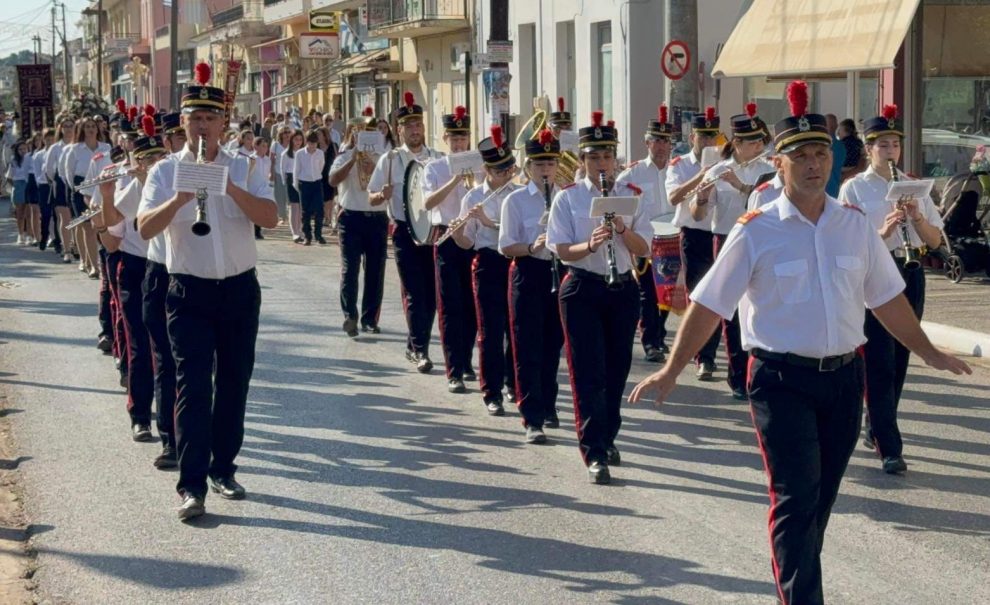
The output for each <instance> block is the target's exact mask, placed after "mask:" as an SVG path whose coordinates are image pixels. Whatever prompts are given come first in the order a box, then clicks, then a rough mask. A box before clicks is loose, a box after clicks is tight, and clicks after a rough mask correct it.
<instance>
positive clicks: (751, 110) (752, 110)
mask: <svg viewBox="0 0 990 605" xmlns="http://www.w3.org/2000/svg"><path fill="white" fill-rule="evenodd" d="M746 115H748V116H749V117H751V118H755V117H756V103H746Z"/></svg>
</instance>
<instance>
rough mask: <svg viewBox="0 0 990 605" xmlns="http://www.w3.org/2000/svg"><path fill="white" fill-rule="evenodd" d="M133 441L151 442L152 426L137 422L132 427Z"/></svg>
mask: <svg viewBox="0 0 990 605" xmlns="http://www.w3.org/2000/svg"><path fill="white" fill-rule="evenodd" d="M131 439H133V440H134V441H141V442H144V441H151V439H152V437H151V426H150V425H147V424H141V423H140V422H135V423H134V424H133V425H132V426H131Z"/></svg>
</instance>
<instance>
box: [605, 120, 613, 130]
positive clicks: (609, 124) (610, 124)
mask: <svg viewBox="0 0 990 605" xmlns="http://www.w3.org/2000/svg"><path fill="white" fill-rule="evenodd" d="M605 125H606V126H608V127H609V128H615V120H609V121H608V122H606V123H605Z"/></svg>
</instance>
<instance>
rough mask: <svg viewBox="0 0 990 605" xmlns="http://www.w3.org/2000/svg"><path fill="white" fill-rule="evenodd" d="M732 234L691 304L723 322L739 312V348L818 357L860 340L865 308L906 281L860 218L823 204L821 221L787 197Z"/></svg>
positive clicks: (850, 211)
mask: <svg viewBox="0 0 990 605" xmlns="http://www.w3.org/2000/svg"><path fill="white" fill-rule="evenodd" d="M757 212H759V214H758V215H756V216H752V217H749V219H748V220H747V221H746V222H745V224H742V223H739V224H737V225H736V226H735V227H734V228H733V229H732V231H731V232H730V233H729V237H728V239H727V240H726V242H725V245H724V246H723V247H722V249H721V250H720V252H719V255H718V258H717V259H715V264H714V265H712V268H711V269H709V270H708V273H706V274H705V277H704V278H703V279H702V280H701V282H699V283H698V285H697V287H695V289H694V291H692V292H691V300H693V301H695V302H697V303H699V304H702V305H704V306H705V307H707V308H709V309H711V310H712V311H714V312H715V313H717V314H719V315H721V316H722V317H724V318H726V319H729V318H731V317H732V314H733V313H734V312H735V310H736V305H737V304H738V306H739V323H740V327H741V336H742V346H743V348H744V349H746V350H750V349H753V348H760V349H764V350H766V351H773V352H777V353H793V354H796V355H803V356H806V357H813V358H821V357H828V356H831V355H844V354H846V353H849V352H851V351H854V350H855V349H856V348H857V347H859V346H860V345H862V344H863V343H864V342H866V337H865V336H864V334H863V321H864V318H865V313H866V308H867V307H868V308H871V309H872V308H876V307H878V306H880V305H883V304H885V303H887V302H889V301H890V300H892V299H893V298H894V297H895V296H897V295H898V294H900V293H901V291H902V290H903V289H904V280H903V279H901V275H900V272H899V271H898V270H897V266H896V265H895V264H894V260H893V259H892V258H891V256H890V254H888V253H887V250H886V247H885V246H884V244H883V241H882V240H881V239H880V237H879V235H877V233H876V231H875V230H874V229H873V228H872V226H871V225H870V222H869V220H868V219H867V217H866V215H865V214H864V213H863V212H862V211H861V210H860V209H859V208H856V207H853V206H843V205H842V204H840V203H839V202H838V201H836V200H835V199H833V198H827V200H826V202H825V210H824V212H823V213H822V215H821V217H820V218H819V219H818V223H817V224H814V223H812V222H811V221H809V220H808V219H807V218H805V217H804V215H802V214H801V213H800V211H799V210H798V208H797V207H796V206H795V205H794V204H793V203H791V201H790V200H789V199H788V198H787V195H786V193H785V194H784V195H781V196H780V197H779V198H778V199H777V200H776V201H773V202H771V203H769V204H767V205H766V206H764V207H762V208H760V209H759V210H758V211H757Z"/></svg>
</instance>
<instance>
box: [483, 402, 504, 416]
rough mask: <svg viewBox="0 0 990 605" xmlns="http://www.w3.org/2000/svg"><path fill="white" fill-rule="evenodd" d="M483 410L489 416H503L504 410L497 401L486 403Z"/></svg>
mask: <svg viewBox="0 0 990 605" xmlns="http://www.w3.org/2000/svg"><path fill="white" fill-rule="evenodd" d="M485 409H487V410H488V415H489V416H505V408H503V407H502V402H501V401H499V400H497V399H496V400H495V401H486V402H485Z"/></svg>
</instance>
